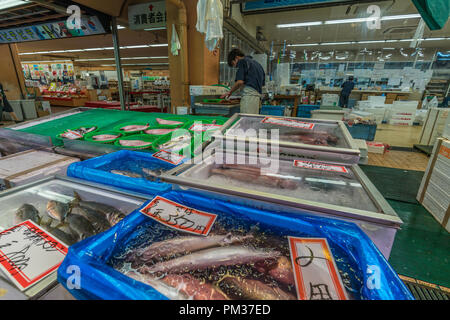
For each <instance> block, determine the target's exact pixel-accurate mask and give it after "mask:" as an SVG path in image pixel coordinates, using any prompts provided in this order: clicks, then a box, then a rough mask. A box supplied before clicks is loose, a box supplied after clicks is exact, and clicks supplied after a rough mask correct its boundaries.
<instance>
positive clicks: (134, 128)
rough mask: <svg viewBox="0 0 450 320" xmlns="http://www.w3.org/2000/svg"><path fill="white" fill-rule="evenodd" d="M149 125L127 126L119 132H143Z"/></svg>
mask: <svg viewBox="0 0 450 320" xmlns="http://www.w3.org/2000/svg"><path fill="white" fill-rule="evenodd" d="M148 127H149V124H148V123H147V124H145V125H137V124H133V125H129V126H125V127H122V128H120V130H122V131H125V132H134V131H143V130H146V129H148Z"/></svg>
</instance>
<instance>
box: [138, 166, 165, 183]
mask: <svg viewBox="0 0 450 320" xmlns="http://www.w3.org/2000/svg"><path fill="white" fill-rule="evenodd" d="M142 172H143V173H144V174H145V175H146V177H145V178H146V179H149V180H155V179H156V178H158V177H159V176H160V175H161V173H162V169H156V170H150V169H148V168H142Z"/></svg>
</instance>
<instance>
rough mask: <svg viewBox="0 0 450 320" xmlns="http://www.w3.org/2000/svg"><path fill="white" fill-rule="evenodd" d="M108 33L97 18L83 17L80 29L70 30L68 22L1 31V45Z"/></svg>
mask: <svg viewBox="0 0 450 320" xmlns="http://www.w3.org/2000/svg"><path fill="white" fill-rule="evenodd" d="M104 33H106V31H105V29H104V28H103V25H102V24H101V22H100V20H99V19H98V17H96V16H91V17H86V16H82V17H81V28H80V29H69V28H68V26H67V21H66V20H62V21H56V22H48V23H42V24H37V25H33V26H26V27H19V28H12V29H5V30H0V43H16V42H27V41H39V40H51V39H65V38H73V37H82V36H90V35H95V34H104Z"/></svg>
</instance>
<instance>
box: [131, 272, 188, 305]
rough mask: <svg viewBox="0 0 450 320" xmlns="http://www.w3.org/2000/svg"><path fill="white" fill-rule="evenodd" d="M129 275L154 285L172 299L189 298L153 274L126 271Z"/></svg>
mask: <svg viewBox="0 0 450 320" xmlns="http://www.w3.org/2000/svg"><path fill="white" fill-rule="evenodd" d="M124 274H125V275H126V276H127V277H130V278H132V279H134V280H137V281H140V282H142V283H145V284H148V285H150V286H152V287H153V288H154V289H155V290H156V291H158V292H159V293H161V294H163V295H164V296H166V297H167V298H169V299H172V300H188V299H189V297H188V296H187V295H186V294H185V293H183V292H180V290H178V289H177V288H174V287H172V286H169V285H168V284H166V283H164V282H163V281H161V280H157V279H155V278H154V277H153V276H151V275H148V274H141V273H137V272H134V271H128V272H125V273H124Z"/></svg>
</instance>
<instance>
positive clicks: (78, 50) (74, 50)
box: [64, 49, 84, 52]
mask: <svg viewBox="0 0 450 320" xmlns="http://www.w3.org/2000/svg"><path fill="white" fill-rule="evenodd" d="M81 51H84V50H83V49H73V50H64V52H81Z"/></svg>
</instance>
